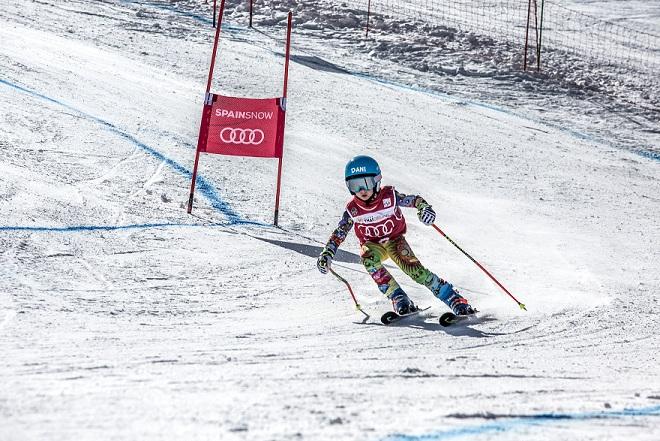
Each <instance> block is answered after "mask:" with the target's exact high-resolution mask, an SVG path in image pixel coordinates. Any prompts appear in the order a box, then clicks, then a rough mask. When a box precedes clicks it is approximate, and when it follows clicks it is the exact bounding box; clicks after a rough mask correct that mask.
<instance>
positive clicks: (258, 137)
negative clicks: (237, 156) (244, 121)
mask: <svg viewBox="0 0 660 441" xmlns="http://www.w3.org/2000/svg"><path fill="white" fill-rule="evenodd" d="M265 138H266V135H264V132H263V131H262V130H261V129H234V128H232V127H225V128H224V129H222V130H221V131H220V140H222V142H224V143H227V144H251V145H259V144H261V143H262V142H264V139H265Z"/></svg>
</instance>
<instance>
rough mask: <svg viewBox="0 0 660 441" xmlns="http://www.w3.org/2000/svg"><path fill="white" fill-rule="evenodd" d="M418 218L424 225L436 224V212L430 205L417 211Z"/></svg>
mask: <svg viewBox="0 0 660 441" xmlns="http://www.w3.org/2000/svg"><path fill="white" fill-rule="evenodd" d="M417 217H418V218H419V220H420V221H422V223H423V224H424V225H431V224H432V223H433V222H435V211H433V208H431V206H430V205H427V206H426V207H423V208H420V209H419V210H417Z"/></svg>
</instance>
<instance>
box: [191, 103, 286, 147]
mask: <svg viewBox="0 0 660 441" xmlns="http://www.w3.org/2000/svg"><path fill="white" fill-rule="evenodd" d="M285 103H286V99H285V98H236V97H230V96H222V95H215V94H209V95H207V97H206V102H205V105H204V111H203V115H202V124H201V127H200V136H199V146H198V147H199V151H200V152H206V153H216V154H220V155H235V156H256V157H261V158H281V157H282V150H283V148H282V147H283V145H284V119H285Z"/></svg>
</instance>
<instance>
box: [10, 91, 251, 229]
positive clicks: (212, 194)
mask: <svg viewBox="0 0 660 441" xmlns="http://www.w3.org/2000/svg"><path fill="white" fill-rule="evenodd" d="M0 83H1V84H4V85H6V86H9V87H11V88H13V89H15V90H18V91H20V92H23V93H26V94H29V95H32V96H34V97H37V98H40V99H42V100H45V101H48V102H50V103H53V104H57V105H58V106H62V107H64V108H66V109H69V110H71V111H73V112H76V113H78V114H80V115H82V116H84V117H85V118H87V119H90V120H92V121H94V122H96V123H98V124H101V125H102V126H104V127H105V128H106V129H107V130H109V131H111V132H112V133H114V134H116V135H118V136H120V137H122V138H124V139H126V140H128V141H130V142H131V143H133V144H135V145H136V146H138V147H139V148H140V149H142V150H143V151H144V152H146V153H148V154H149V155H151V156H153V157H154V158H156V159H158V160H159V161H162V162H164V163H165V164H167V165H168V166H169V167H170V168H172V169H173V170H175V171H177V172H179V173H180V174H182V175H183V176H185V177H187V178H191V177H192V172H191V171H190V170H188V169H187V168H185V167H184V166H182V165H181V164H179V163H178V162H176V161H174V160H172V159H170V158H168V157H167V156H165V155H163V154H162V153H160V152H159V151H157V150H155V149H153V148H152V147H149V146H148V145H146V144H144V143H143V142H141V141H139V140H138V139H137V138H135V137H134V136H133V135H130V134H128V133H126V132H124V131H122V130H120V129H119V128H118V127H117V126H115V125H114V124H112V123H110V122H108V121H105V120H102V119H101V118H98V117H96V116H94V115H90V114H88V113H86V112H83V111H82V110H78V109H76V108H75V107H73V106H70V105H68V104H66V103H63V102H61V101H58V100H56V99H53V98H50V97H48V96H46V95H43V94H40V93H38V92H35V91H33V90H30V89H27V88H25V87H21V86H19V85H17V84H14V83H10V82H9V81H6V80H3V79H2V78H0ZM196 187H197V189H198V190H199V191H200V192H201V193H202V194H203V195H204V196H205V197H206V198H207V199H208V200H209V201H210V202H211V206H212V207H213V208H214V209H216V210H217V211H219V212H221V213H222V214H224V215H225V216H226V217H227V218H228V219H229V221H230V223H245V222H247V221H246V220H245V219H243V218H242V217H241V216H240V215H239V214H238V213H236V212H235V211H234V210H233V209H232V208H231V207H230V206H229V204H227V203H226V202H225V201H223V200H222V198H220V196H219V195H218V192H217V190H216V189H215V187H213V185H211V184H210V183H209V182H208V181H207V180H206V179H204V177H203V176H200V175H197V183H196Z"/></svg>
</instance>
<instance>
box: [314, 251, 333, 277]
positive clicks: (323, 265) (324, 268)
mask: <svg viewBox="0 0 660 441" xmlns="http://www.w3.org/2000/svg"><path fill="white" fill-rule="evenodd" d="M332 257H333V253H332V252H331V251H329V250H323V252H321V255H320V256H319V260H317V261H316V267H317V268H318V269H319V271H320V272H321V274H327V273H328V269H329V268H330V264H331V263H332Z"/></svg>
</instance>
